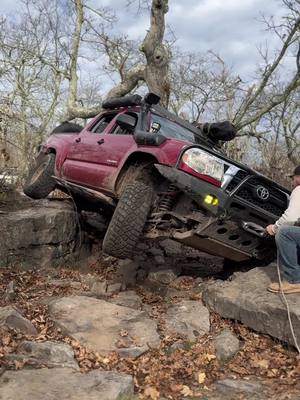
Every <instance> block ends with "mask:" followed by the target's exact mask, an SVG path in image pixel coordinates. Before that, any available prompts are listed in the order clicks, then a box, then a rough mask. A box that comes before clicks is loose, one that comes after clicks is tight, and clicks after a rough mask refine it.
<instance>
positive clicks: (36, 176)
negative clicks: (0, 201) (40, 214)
mask: <svg viewBox="0 0 300 400" xmlns="http://www.w3.org/2000/svg"><path fill="white" fill-rule="evenodd" d="M54 167H55V154H53V153H49V154H45V156H44V158H43V160H42V161H41V162H39V163H38V164H36V165H35V166H34V167H33V168H32V169H31V170H30V171H29V174H28V177H27V179H26V181H25V185H24V188H23V191H24V193H25V194H26V195H27V196H29V197H31V198H32V199H44V198H45V197H47V196H48V194H49V193H50V192H52V190H54V188H55V184H56V183H55V180H54V179H53V177H52V176H53V175H54Z"/></svg>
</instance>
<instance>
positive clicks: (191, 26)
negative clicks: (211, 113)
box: [0, 0, 283, 80]
mask: <svg viewBox="0 0 300 400" xmlns="http://www.w3.org/2000/svg"><path fill="white" fill-rule="evenodd" d="M49 1H51V0H49ZM89 1H90V3H92V4H93V5H94V6H107V7H110V8H112V9H114V10H115V12H116V15H117V16H118V19H119V23H118V25H117V26H116V29H117V30H119V31H120V32H123V33H127V34H128V35H129V37H130V38H132V39H142V38H143V37H144V35H145V32H146V30H147V28H148V27H149V13H148V12H144V13H139V14H137V13H136V9H135V7H134V5H131V6H130V7H129V8H128V7H126V4H127V0H89ZM17 3H18V2H17V1H14V0H0V12H1V14H8V13H14V12H15V11H16V10H17ZM282 13H283V10H282V8H281V6H280V1H279V0H265V1H261V0H170V1H169V12H168V13H167V15H166V22H167V25H168V26H170V28H171V29H172V31H173V32H174V34H175V36H176V39H177V42H176V45H177V46H178V47H180V48H181V49H182V50H186V51H195V52H205V51H207V50H213V51H214V52H217V53H218V54H220V56H221V57H222V58H223V59H224V60H225V61H226V63H227V64H229V65H230V66H232V69H233V71H234V72H236V73H237V74H239V75H240V76H241V77H242V78H243V79H245V80H248V79H250V78H251V76H252V75H253V74H254V71H255V68H256V65H257V63H258V61H259V57H258V51H257V48H258V47H259V46H260V45H266V43H268V45H269V47H270V48H275V46H276V39H275V37H274V35H271V34H270V33H269V32H267V31H266V28H265V26H264V25H263V23H262V22H261V20H262V14H264V15H266V16H270V15H273V16H275V18H277V19H278V18H280V16H281V15H282Z"/></svg>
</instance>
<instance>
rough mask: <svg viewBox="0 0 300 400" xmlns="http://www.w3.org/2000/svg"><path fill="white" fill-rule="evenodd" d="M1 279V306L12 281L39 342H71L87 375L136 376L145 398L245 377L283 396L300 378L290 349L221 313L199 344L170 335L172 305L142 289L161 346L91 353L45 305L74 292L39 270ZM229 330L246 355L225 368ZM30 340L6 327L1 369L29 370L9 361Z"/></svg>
mask: <svg viewBox="0 0 300 400" xmlns="http://www.w3.org/2000/svg"><path fill="white" fill-rule="evenodd" d="M95 270H96V268H95ZM99 271H100V269H99ZM97 273H99V272H98V271H97ZM56 274H57V276H56V278H59V279H66V280H72V279H74V280H75V281H79V276H78V273H77V272H76V271H70V270H64V269H61V270H57V271H56ZM0 276H1V281H0V306H4V305H6V304H7V303H5V300H4V297H3V294H4V293H5V290H6V288H7V285H8V284H9V282H11V281H13V282H14V290H15V293H16V298H15V299H14V305H16V306H17V307H18V308H19V309H20V310H21V311H22V313H23V314H24V316H25V317H26V318H28V319H30V320H31V321H32V322H33V323H34V325H35V326H36V328H37V329H38V331H39V334H38V336H37V337H36V338H35V339H34V340H36V341H46V340H54V341H58V342H64V343H68V344H70V345H71V346H72V348H73V350H74V354H75V358H76V360H77V362H78V364H79V366H80V370H81V372H83V373H86V372H89V371H91V370H95V369H101V370H115V371H119V372H124V373H127V374H130V375H131V376H133V379H134V383H135V390H136V393H137V394H138V395H139V397H140V399H143V400H158V399H159V398H161V397H165V398H166V399H168V400H179V399H180V400H181V399H183V398H187V399H188V398H189V397H197V396H200V397H201V398H202V397H203V391H205V390H207V388H210V387H211V384H212V383H214V382H215V381H217V380H218V379H223V378H226V377H228V376H230V377H233V376H235V378H236V379H243V378H247V377H248V376H251V375H253V376H257V379H265V380H267V382H270V386H272V388H274V390H275V391H276V394H278V393H279V392H280V390H283V391H286V390H288V388H292V387H293V385H295V384H297V382H298V381H299V379H300V363H299V360H297V357H296V354H295V352H293V351H289V350H287V349H286V348H284V347H283V346H282V345H281V344H279V343H278V344H275V343H274V341H272V340H271V339H270V338H269V337H267V336H263V335H259V334H257V333H253V332H251V331H250V330H249V329H247V328H246V327H245V326H243V325H241V324H238V323H232V322H229V321H226V320H224V319H222V318H220V317H219V316H217V315H216V314H211V333H210V334H209V335H205V336H203V337H198V338H197V341H196V342H195V343H190V342H187V341H185V339H184V338H182V337H179V336H176V335H164V323H163V321H162V319H161V316H162V313H163V312H164V310H165V306H166V305H165V303H164V302H163V299H162V298H161V297H160V296H158V295H156V294H154V293H151V292H149V291H147V290H145V289H140V290H139V293H140V294H141V295H142V297H143V300H144V302H146V303H148V304H149V305H151V311H150V316H151V318H153V319H155V320H156V321H157V322H158V324H159V328H160V334H161V337H162V344H161V347H160V348H159V349H151V348H150V349H149V351H148V352H147V353H145V354H143V355H141V356H140V357H138V358H137V359H135V360H132V359H122V358H121V357H120V356H119V355H118V354H117V353H115V352H114V353H110V354H105V355H104V354H99V353H97V352H92V351H89V349H87V348H85V347H84V346H82V344H81V343H80V342H79V341H77V340H74V339H71V338H68V337H64V336H63V335H62V333H61V332H60V331H59V329H56V328H55V327H54V325H53V322H52V321H51V319H50V318H49V315H48V308H47V305H46V303H43V301H44V300H45V298H48V299H49V298H50V299H51V297H52V296H58V295H59V296H63V295H69V294H72V293H73V292H72V290H73V289H72V288H70V287H63V286H64V285H62V287H57V288H54V287H53V285H52V286H51V285H47V277H45V276H41V275H39V273H38V272H37V271H34V272H33V271H32V272H30V271H29V272H28V271H27V272H20V271H10V270H2V271H1V272H0ZM192 283H193V282H192V280H190V279H186V280H182V283H181V284H182V285H183V286H185V289H187V290H188V288H189V286H190V285H192ZM224 328H230V329H231V330H233V331H234V332H235V334H236V335H237V336H238V337H239V339H240V340H241V342H242V343H243V346H242V348H241V350H240V352H239V353H238V354H237V355H236V357H235V358H234V359H233V360H232V361H230V362H229V363H228V364H226V366H225V367H224V366H223V365H220V364H219V362H218V360H217V358H216V356H215V349H214V344H213V339H214V336H215V334H217V333H219V332H220V331H221V330H222V329H224ZM119 336H120V338H119V341H118V346H119V347H126V346H128V341H129V340H132V339H131V338H130V335H129V334H128V331H127V330H126V329H120V331H119ZM24 339H26V338H25V337H24V336H22V335H21V334H18V333H16V332H12V331H9V330H3V329H2V328H1V327H0V369H1V366H4V367H5V368H13V369H21V368H23V367H24V365H23V364H22V362H21V361H14V362H13V361H8V360H9V357H7V356H8V355H10V354H11V353H13V352H15V351H16V350H17V348H18V345H19V344H20V343H21V342H22V341H23V340H24ZM174 343H176V345H177V344H178V345H179V346H178V348H177V349H175V348H174V347H172V345H173V344H174ZM181 345H182V346H181ZM282 383H284V385H283V384H282ZM281 388H283V389H281ZM274 398H279V396H277V397H276V396H275V397H274Z"/></svg>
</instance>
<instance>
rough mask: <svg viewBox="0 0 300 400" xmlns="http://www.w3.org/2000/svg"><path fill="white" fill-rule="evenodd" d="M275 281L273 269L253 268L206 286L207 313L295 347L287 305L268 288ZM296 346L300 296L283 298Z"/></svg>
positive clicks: (299, 316) (298, 338) (299, 317)
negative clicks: (234, 321)
mask: <svg viewBox="0 0 300 400" xmlns="http://www.w3.org/2000/svg"><path fill="white" fill-rule="evenodd" d="M271 282H278V276H277V269H276V266H274V265H270V266H268V267H265V268H254V269H252V270H251V271H249V272H245V273H239V274H238V275H237V276H236V277H235V278H234V280H232V281H226V282H220V281H217V282H215V283H212V284H209V285H208V286H207V288H206V289H205V291H204V293H203V299H204V302H205V303H206V305H207V306H208V308H209V309H210V310H213V311H215V312H217V313H218V314H220V315H221V316H222V317H224V318H231V319H235V320H238V321H241V322H242V323H243V324H245V325H247V326H248V327H250V328H252V329H254V330H256V331H258V332H262V333H267V334H269V335H271V336H273V337H275V338H278V339H280V340H283V341H285V342H288V343H290V344H292V345H294V341H293V338H292V334H291V330H290V326H289V322H288V314H287V309H286V305H285V303H284V300H283V298H282V296H281V295H279V294H275V293H270V292H268V291H267V287H268V285H269V284H270V283H271ZM286 298H287V300H288V304H289V308H290V312H291V319H292V323H293V326H294V331H295V335H296V338H297V341H298V343H299V342H300V295H299V294H289V295H287V296H286Z"/></svg>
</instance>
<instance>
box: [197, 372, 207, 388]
mask: <svg viewBox="0 0 300 400" xmlns="http://www.w3.org/2000/svg"><path fill="white" fill-rule="evenodd" d="M205 379H206V373H205V372H198V374H197V380H198V383H199V384H200V385H202V383H204V382H205Z"/></svg>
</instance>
